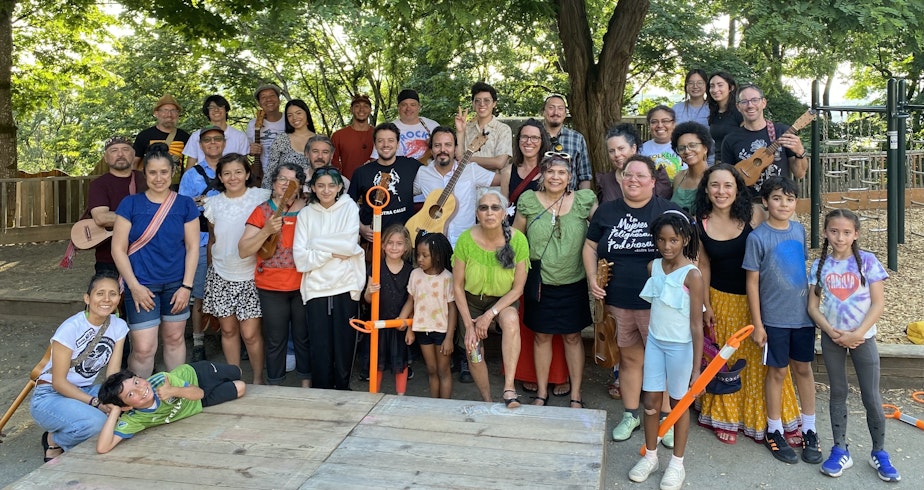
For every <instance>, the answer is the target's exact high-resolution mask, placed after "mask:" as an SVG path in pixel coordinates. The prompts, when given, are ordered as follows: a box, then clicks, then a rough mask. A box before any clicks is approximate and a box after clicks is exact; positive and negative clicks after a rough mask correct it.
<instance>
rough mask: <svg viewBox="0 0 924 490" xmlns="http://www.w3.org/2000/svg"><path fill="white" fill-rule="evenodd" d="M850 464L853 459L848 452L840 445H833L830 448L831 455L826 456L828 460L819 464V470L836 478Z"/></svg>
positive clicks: (851, 464)
mask: <svg viewBox="0 0 924 490" xmlns="http://www.w3.org/2000/svg"><path fill="white" fill-rule="evenodd" d="M851 466H853V459H851V458H850V453H849V452H848V451H847V450H846V449H843V448H841V447H840V446H834V447H832V448H831V456H828V460H827V461H825V462H824V464H822V465H821V472H822V473H824V474H825V475H828V476H830V477H833V478H837V477H839V476H841V475H842V474H844V470H846V469H847V468H850V467H851Z"/></svg>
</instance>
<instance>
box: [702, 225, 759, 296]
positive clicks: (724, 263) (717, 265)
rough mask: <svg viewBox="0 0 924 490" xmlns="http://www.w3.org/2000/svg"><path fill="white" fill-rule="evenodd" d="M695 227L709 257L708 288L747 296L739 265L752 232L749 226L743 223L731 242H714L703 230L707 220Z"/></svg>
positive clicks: (742, 260)
mask: <svg viewBox="0 0 924 490" xmlns="http://www.w3.org/2000/svg"><path fill="white" fill-rule="evenodd" d="M703 221H705V223H704V222H703ZM696 227H697V228H699V239H700V241H701V242H702V244H703V249H704V250H705V251H706V255H707V256H708V257H709V270H710V272H709V276H710V279H709V282H710V284H709V286H710V287H713V288H715V289H718V290H719V291H722V292H723V293H729V294H747V290H746V288H745V272H744V269H742V268H741V263H742V262H744V250H745V248H746V247H747V242H748V235H750V234H751V231H753V230H752V228H751V224H750V223H745V224H744V229H742V230H741V234H739V235H738V236H737V237H735V238H732V239H731V240H714V239H713V238H712V237H710V236H709V235H708V234H707V233H706V230H705V228H708V227H709V223H708V220H700V221H698V222H697V223H696Z"/></svg>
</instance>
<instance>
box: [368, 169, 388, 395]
mask: <svg viewBox="0 0 924 490" xmlns="http://www.w3.org/2000/svg"><path fill="white" fill-rule="evenodd" d="M374 192H381V195H383V196H384V200H383V202H382V204H380V205H375V204H373V203H374V202H375V200H374V199H373V198H372V195H373V193H374ZM390 200H391V194H389V192H388V189H386V188H384V187H382V186H378V185H377V186H374V187H372V188H370V189H369V190H368V191H366V203H368V204H369V206H370V207H372V280H373V281H374V282H377V283H378V282H380V281H379V279H380V277H381V268H382V209H384V208H385V206H387V205H388V201H390ZM371 306H372V307H371V310H372V321H373V322H375V321H376V320H378V319H379V292H378V291H376V292H374V293H372V305H371ZM378 386H379V329H377V328H373V329H372V331H371V332H369V393H378Z"/></svg>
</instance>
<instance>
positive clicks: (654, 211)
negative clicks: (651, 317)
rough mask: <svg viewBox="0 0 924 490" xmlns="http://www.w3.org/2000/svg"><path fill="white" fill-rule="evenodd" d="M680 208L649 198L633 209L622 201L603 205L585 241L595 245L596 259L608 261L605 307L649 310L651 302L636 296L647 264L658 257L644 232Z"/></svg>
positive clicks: (593, 219) (659, 199)
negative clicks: (669, 211)
mask: <svg viewBox="0 0 924 490" xmlns="http://www.w3.org/2000/svg"><path fill="white" fill-rule="evenodd" d="M668 209H677V210H679V209H680V207H679V206H677V205H676V204H674V203H673V202H671V201H668V200H667V199H662V198H660V197H657V196H655V197H652V198H651V201H648V204H646V205H644V206H642V207H640V208H633V207H629V206H627V205H626V202H625V200H623V199H617V200H615V201H608V202H604V203H603V204H601V205H600V207H599V208H597V212H596V213H594V217H593V218H592V219H591V220H590V226H589V227H588V228H587V239H588V240H591V241H594V242H597V256H598V257H599V258H601V259H606V260H607V261H608V262H612V263H613V266H612V267H611V270H613V271H614V274H613V277H612V279H610V282H609V284H607V286H606V304H608V305H613V306H615V307H617V308H625V309H628V310H649V309H651V303H649V302H647V301H645V300H643V299H642V298H639V296H638V294H639V293H641V292H642V288H643V287H645V281H647V280H648V263H649V262H651V261H652V260H654V259H655V258H657V257H658V256H660V254H659V253H658V249H657V247H656V246H655V240H654V238H653V237H652V236H651V233H650V232H649V231H648V228H649V226H650V225H651V222H652V221H654V219H655V218H656V217H658V216H660V215H661V214H662V213H664V211H667V210H668Z"/></svg>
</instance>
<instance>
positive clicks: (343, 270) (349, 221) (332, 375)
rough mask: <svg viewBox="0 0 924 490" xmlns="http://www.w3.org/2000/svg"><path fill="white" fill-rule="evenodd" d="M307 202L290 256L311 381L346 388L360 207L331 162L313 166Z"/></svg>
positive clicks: (361, 278)
mask: <svg viewBox="0 0 924 490" xmlns="http://www.w3.org/2000/svg"><path fill="white" fill-rule="evenodd" d="M309 185H310V186H311V191H312V194H311V197H310V199H311V202H310V204H309V205H308V206H306V207H305V208H304V209H302V210H301V211H299V213H298V220H297V221H296V225H295V243H294V246H293V257H294V259H295V267H296V269H298V271H299V272H302V273H304V274H303V276H302V284H301V293H302V300H303V301H304V302H305V319H306V322H307V325H308V339H309V342H310V345H311V347H310V349H311V386H312V387H313V388H327V389H330V388H333V389H337V390H348V389H350V369H351V367H352V363H353V350H354V345H355V341H356V330H354V329H353V328H352V327H351V326H350V324H349V320H350V318H352V317H355V316H356V311H357V306H358V303H357V301H358V300H359V295H360V292H361V291H362V290H363V286H364V285H365V280H366V276H365V257H364V254H363V249H362V248H361V247H360V246H359V242H358V239H359V208H358V207H357V206H356V203H355V202H353V201H352V200H351V199H349V198H346V199H340V197H341V196H342V195H343V176H341V175H340V172H339V171H338V170H337V169H336V168H334V167H329V166H328V167H321V168H319V169H316V170H315V171H314V174H313V175H312V176H311V181H310V182H309Z"/></svg>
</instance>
